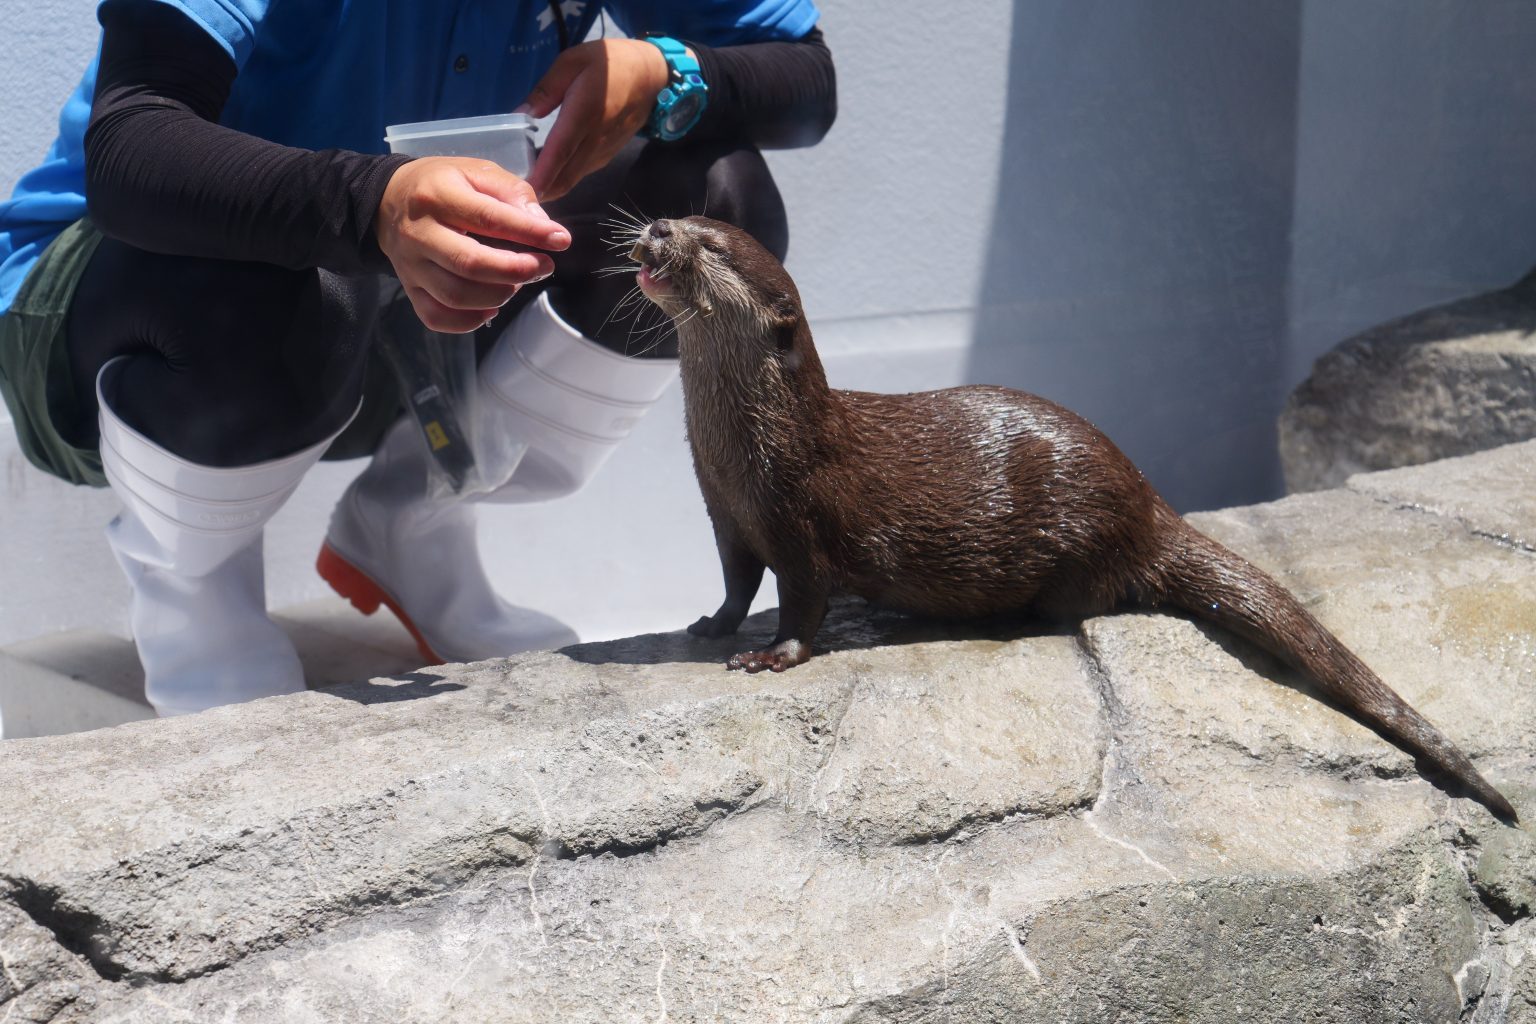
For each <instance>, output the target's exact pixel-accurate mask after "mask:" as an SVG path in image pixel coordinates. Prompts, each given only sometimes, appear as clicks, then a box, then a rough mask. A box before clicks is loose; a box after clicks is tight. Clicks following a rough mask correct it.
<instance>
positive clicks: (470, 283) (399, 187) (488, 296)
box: [374, 47, 655, 334]
mask: <svg viewBox="0 0 1536 1024" xmlns="http://www.w3.org/2000/svg"><path fill="white" fill-rule="evenodd" d="M652 49H655V47H652ZM375 224H376V226H375V229H374V230H375V232H376V233H377V235H378V239H379V248H380V249H382V250H384V255H385V256H387V257H389V262H390V263H391V264H393V265H394V268H395V275H396V276H397V277H398V278H399V279H400V284H401V285H402V286H403V287H404V288H405V294H406V296H407V297H408V298H409V299H410V300H411V305H412V306H413V307H414V308H415V310H416V315H417V316H418V317H420V318H421V322H422V323H423V324H425V325H426V326H427V327H428V328H430V329H431V330H434V331H443V332H445V333H448V334H465V333H468V332H469V331H473V330H474V329H475V328H477V327H479V326H480V325H481V324H484V323H485V322H486V321H488V320H490V319H491V317H493V316H495V315H496V311H497V310H498V309H500V308H501V307H502V306H504V305H506V303H507V300H508V299H510V298H512V296H513V295H515V294H517V290H518V289H519V288H521V287H522V286H523V285H525V284H528V283H530V282H533V281H539V280H542V279H543V278H546V277H548V276H549V275H550V274H551V273H553V272H554V269H555V264H554V261H553V260H551V259H550V258H549V256H548V255H546V254H545V253H542V252H521V251H509V250H507V249H504V248H500V247H499V246H498V244H497V242H498V240H501V241H503V242H512V243H517V244H520V245H524V246H531V247H533V248H536V249H547V250H554V251H559V250H561V249H565V248H567V247H568V246H569V245H570V244H571V235H570V232H568V231H566V230H565V228H563V227H561V226H560V225H559V224H556V223H555V222H554V221H553V220H550V218H549V215H548V214H546V213H545V212H544V210H543V209H542V208H541V207H540V206H539V204H538V202H537V201H536V200H535V198H534V191H533V188H532V187H531V186H530V185H529V184H528V182H526V181H524V180H523V179H522V178H519V177H518V176H517V175H515V174H512V173H511V172H509V171H506V170H503V169H502V168H501V167H499V166H497V165H496V164H494V163H492V162H491V161H489V160H478V159H473V158H470V157H456V156H428V157H421V158H420V159H417V160H412V161H411V162H410V163H408V164H404V165H402V166H401V167H400V168H399V169H398V170H396V171H395V173H394V174H393V175H392V176H391V177H390V179H389V184H388V185H387V186H385V189H384V198H383V199H382V200H381V201H380V202H379V215H378V219H377V220H376V222H375Z"/></svg>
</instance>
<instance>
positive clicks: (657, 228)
mask: <svg viewBox="0 0 1536 1024" xmlns="http://www.w3.org/2000/svg"><path fill="white" fill-rule="evenodd" d="M671 233H672V222H671V221H669V220H658V221H655V222H654V223H652V224H651V234H652V235H653V236H654V237H656V238H666V237H667V236H668V235H670V234H671Z"/></svg>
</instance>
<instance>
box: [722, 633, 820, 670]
mask: <svg viewBox="0 0 1536 1024" xmlns="http://www.w3.org/2000/svg"><path fill="white" fill-rule="evenodd" d="M810 660H811V645H810V644H803V643H801V642H800V641H799V640H780V641H779V642H778V643H776V644H774V645H773V646H772V647H769V648H768V649H767V650H764V651H742V652H741V653H740V654H736V655H732V656H731V660H730V661H728V662H726V663H725V667H726V668H729V669H737V668H741V669H746V670H747V671H748V672H761V671H762V670H763V669H768V670H770V671H772V672H783V671H784V670H785V669H787V668H794V667H795V666H796V665H803V664H805V663H806V662H807V661H810Z"/></svg>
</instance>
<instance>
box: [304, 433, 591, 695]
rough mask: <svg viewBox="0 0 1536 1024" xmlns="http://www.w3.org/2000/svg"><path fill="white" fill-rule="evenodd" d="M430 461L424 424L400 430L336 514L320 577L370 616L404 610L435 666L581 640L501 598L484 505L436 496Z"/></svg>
mask: <svg viewBox="0 0 1536 1024" xmlns="http://www.w3.org/2000/svg"><path fill="white" fill-rule="evenodd" d="M430 459H431V455H430V454H429V453H428V451H427V445H426V441H425V440H424V439H423V438H422V436H421V431H420V429H419V428H418V427H417V425H416V424H415V422H414V421H412V420H410V419H402V420H400V421H399V422H397V423H396V424H395V425H394V426H393V427H391V428H390V430H389V433H388V434H386V435H385V436H384V442H383V443H382V444H381V445H379V450H378V451H377V452H375V453H374V456H373V461H372V462H370V463H369V464H368V468H367V469H365V470H363V473H362V475H361V476H359V477H358V478H357V479H356V480H354V481H353V482H352V485H351V486H350V487H348V488H347V490H346V493H344V494H343V495H342V496H341V501H339V502H338V503H337V504H336V511H335V512H333V513H332V514H331V527H330V530H329V531H328V532H327V533H326V537H325V544H324V545H323V546H322V547H321V549H320V558H319V561H318V562H316V564H315V568H316V569H317V570H318V571H319V573H320V575H321V576H322V577H323V578H324V579H325V581H326V582H327V583H329V584H330V585H331V588H332V589H334V590H335V591H336V592H337V593H338V594H340V595H341V596H342V597H345V598H346V599H347V600H349V601H351V602H352V604H353V606H354V607H356V608H357V610H358V611H360V612H362V613H363V614H364V615H372V614H373V613H374V612H375V611H377V610H378V608H379V606H380V605H384V606H385V607H387V608H388V609H389V610H390V611H392V612H394V613H395V617H396V618H398V619H399V620H400V622H401V624H402V625H404V626H405V628H406V629H407V630H409V631H410V633H411V636H412V637H414V638H415V639H416V646H417V648H418V649H420V651H421V656H422V658H424V659H425V660H426V662H427V663H428V664H434V665H435V664H438V663H440V662H468V661H484V660H486V659H487V658H498V657H504V656H506V655H508V654H516V653H517V652H518V651H533V650H548V649H550V648H554V647H564V646H565V645H566V644H572V643H575V642H576V634H575V633H573V632H571V630H570V629H569V628H568V627H567V626H566V625H565V624H564V623H563V622H560V621H559V620H557V619H554V618H551V617H550V616H548V615H544V614H542V613H540V612H535V611H531V610H529V609H527V608H518V607H516V606H514V605H511V604H508V603H507V602H506V601H503V600H502V599H501V598H500V597H499V596H497V594H496V591H495V590H493V589H492V588H491V583H490V580H488V579H486V577H485V570H484V568H482V567H481V565H480V549H479V544H478V542H477V540H476V537H475V506H474V505H473V504H472V503H470V502H466V501H460V500H458V499H457V498H453V497H448V498H434V497H431V496H429V495H428V493H427V483H428V480H427V469H428V465H429V461H428V460H430Z"/></svg>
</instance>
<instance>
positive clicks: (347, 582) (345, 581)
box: [315, 544, 443, 665]
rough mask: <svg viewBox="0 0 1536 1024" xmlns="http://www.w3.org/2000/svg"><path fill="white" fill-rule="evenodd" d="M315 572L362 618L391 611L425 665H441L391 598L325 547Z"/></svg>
mask: <svg viewBox="0 0 1536 1024" xmlns="http://www.w3.org/2000/svg"><path fill="white" fill-rule="evenodd" d="M315 571H316V572H318V573H319V574H320V578H321V579H323V580H325V582H327V583H329V584H330V585H331V589H332V590H334V591H336V593H338V594H340V595H341V596H342V597H344V598H346V599H347V600H348V601H350V602H351V603H352V607H354V608H356V609H357V610H358V611H360V612H362V613H363V614H364V615H372V614H373V613H374V612H376V611H378V610H379V605H383V606H384V607H386V608H388V609H389V610H390V611H392V612H394V613H395V618H397V619H399V620H400V625H402V626H404V627H405V628H406V630H407V632H409V633H410V634H411V638H412V639H413V640H415V641H416V649H417V650H418V651H420V652H421V656H422V657H423V658H425V659H427V661H426V663H427V664H428V665H441V664H443V659H442V658H440V657H438V656H437V652H436V651H434V650H432V647H431V645H429V644H428V643H427V640H426V637H424V636H422V635H421V630H419V629H417V628H416V623H414V622H412V621H411V617H410V616H409V615H407V614H405V609H403V608H401V607H400V606H399V605H398V604H396V603H395V599H394V598H392V597H390V596H389V594H388V593H387V592H385V590H384V588H383V587H381V586H379V585H378V584H377V583H375V582H374V581H373V580H372V579H370V578H369V577H368V574H367V573H365V572H363V571H362V570H361V569H359V568H358V567H357V566H355V565H353V564H352V563H351V562H349V561H347V560H346V559H345V558H343V557H341V555H339V554H337V553H336V550H335V549H334V548H332V547H331V546H330V545H329V544H322V545H321V546H320V557H319V558H317V559H315Z"/></svg>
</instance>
